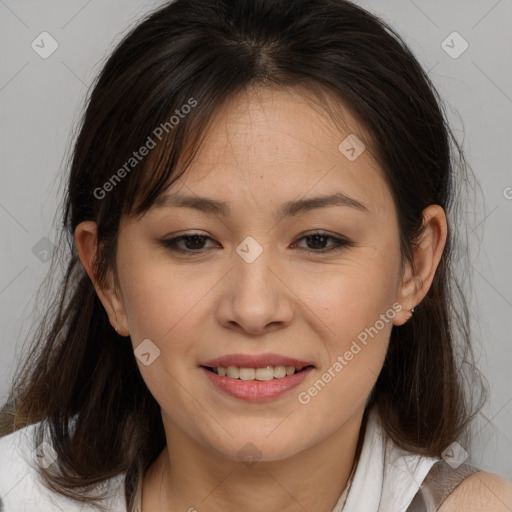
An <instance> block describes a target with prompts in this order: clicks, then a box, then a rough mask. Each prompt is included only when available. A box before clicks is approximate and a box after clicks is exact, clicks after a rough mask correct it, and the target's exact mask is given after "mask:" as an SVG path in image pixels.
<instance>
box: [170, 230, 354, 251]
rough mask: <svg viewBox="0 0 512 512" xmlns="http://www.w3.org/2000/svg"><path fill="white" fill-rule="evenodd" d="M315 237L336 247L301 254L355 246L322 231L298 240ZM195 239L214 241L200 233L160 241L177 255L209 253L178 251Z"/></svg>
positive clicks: (311, 233)
mask: <svg viewBox="0 0 512 512" xmlns="http://www.w3.org/2000/svg"><path fill="white" fill-rule="evenodd" d="M314 236H319V237H322V238H326V239H329V240H331V241H334V245H333V246H331V248H330V249H323V250H315V249H304V250H302V251H300V252H306V253H317V254H325V253H330V252H332V251H337V250H340V249H343V248H344V247H351V246H352V245H353V244H352V242H350V241H349V240H347V239H346V238H342V237H335V236H332V235H327V234H325V233H323V232H321V231H313V232H310V233H306V234H304V235H302V236H301V237H300V238H299V239H298V240H299V241H300V240H303V239H305V238H309V237H314ZM194 237H198V238H203V239H209V240H213V239H212V238H211V237H209V236H207V235H202V234H199V233H197V234H196V233H190V234H186V235H181V236H178V237H176V238H169V239H167V240H160V243H161V244H162V245H163V246H164V247H165V248H166V249H169V250H170V251H173V252H176V253H182V254H203V253H205V252H206V251H208V249H195V250H194V249H178V248H177V247H176V245H177V244H178V243H179V242H180V241H182V240H187V239H192V238H194ZM294 244H295V242H294Z"/></svg>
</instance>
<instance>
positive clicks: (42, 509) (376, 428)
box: [0, 409, 439, 512]
mask: <svg viewBox="0 0 512 512" xmlns="http://www.w3.org/2000/svg"><path fill="white" fill-rule="evenodd" d="M34 427H35V426H34V425H30V426H28V427H25V428H22V429H20V430H17V431H16V432H13V433H12V434H9V435H7V436H4V437H2V438H0V500H1V501H0V512H34V511H37V512H56V511H63V512H79V511H80V512H97V509H96V508H94V507H91V506H90V505H86V504H81V503H78V502H76V501H73V500H71V499H69V498H66V497H64V496H61V495H60V494H57V493H55V492H52V491H50V490H49V489H47V488H46V487H45V486H44V485H43V484H42V482H41V481H40V480H39V477H38V474H37V471H36V466H37V463H36V462H35V461H36V459H37V455H36V454H35V455H32V453H33V444H34V442H33V440H32V433H33V431H34ZM34 453H37V452H34ZM42 453H43V457H42V458H41V455H40V456H39V462H40V463H42V464H47V463H48V462H51V460H52V459H51V456H52V455H51V448H49V449H48V448H46V449H43V451H42ZM438 460H439V459H438V458H430V457H423V456H420V455H414V454H412V453H410V452H407V451H404V450H402V449H400V448H398V447H397V446H396V445H395V444H394V443H393V442H392V441H391V440H390V439H389V438H388V437H387V436H385V434H384V430H383V429H382V427H381V425H380V421H379V416H378V414H377V412H376V410H375V409H374V410H372V411H370V413H369V416H368V423H367V427H366V433H365V438H364V443H363V447H362V450H361V456H360V460H359V464H358V465H357V469H356V471H355V474H354V478H353V482H352V486H351V488H350V492H349V495H348V499H347V501H346V504H345V508H344V509H343V501H344V500H345V495H346V493H347V490H346V489H345V490H344V491H343V493H342V494H341V496H340V498H339V500H338V502H337V504H336V506H335V507H334V509H333V511H332V512H341V511H342V510H343V512H361V511H363V510H364V511H365V512H405V511H406V509H407V507H408V506H409V504H410V503H411V501H412V499H413V498H414V495H415V494H416V492H417V491H418V489H419V486H420V484H421V482H422V481H423V479H424V478H425V476H426V475H427V473H428V472H429V470H430V468H431V467H432V465H433V464H434V463H435V462H437V461H438ZM101 488H102V489H105V490H107V491H109V493H111V501H110V502H109V505H108V507H107V509H108V510H109V511H111V512H126V504H125V499H124V475H123V474H120V475H118V476H116V477H114V478H112V479H110V480H108V481H106V482H105V483H104V484H103V485H102V486H101Z"/></svg>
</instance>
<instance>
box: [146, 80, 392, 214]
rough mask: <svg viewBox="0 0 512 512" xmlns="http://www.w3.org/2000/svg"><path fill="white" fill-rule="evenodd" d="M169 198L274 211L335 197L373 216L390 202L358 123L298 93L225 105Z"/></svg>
mask: <svg viewBox="0 0 512 512" xmlns="http://www.w3.org/2000/svg"><path fill="white" fill-rule="evenodd" d="M363 141H364V142H363ZM363 144H364V145H363ZM352 148H353V149H354V151H352V152H351V153H350V152H349V153H347V149H349V150H350V149H352ZM354 155H355V156H356V158H353V157H354ZM349 156H350V157H351V158H348V157H349ZM175 191H179V192H180V193H187V194H188V195H200V196H209V197H218V198H222V200H223V201H226V202H231V201H233V202H235V201H237V200H246V201H249V198H251V199H252V200H253V201H256V202H259V203H266V204H270V203H273V204H275V205H276V206H277V204H284V203H286V202H289V201H290V200H291V199H297V198H299V197H308V195H310V196H318V195H325V194H328V193H333V192H338V191H339V192H343V193H345V194H346V195H347V196H351V197H353V198H354V199H357V198H358V199H359V200H360V202H362V203H365V204H369V205H370V209H373V210H374V211H375V210H378V209H382V208H384V207H385V206H386V205H385V204H383V203H386V202H387V203H389V200H390V193H389V190H388V189H387V185H386V182H385V180H384V177H383V173H382V171H381V169H380V167H379V165H378V163H377V162H376V160H375V159H374V157H373V156H372V153H371V144H370V140H369V137H368V135H367V133H366V131H365V130H364V128H363V127H362V126H361V125H360V123H359V122H358V120H357V119H356V118H355V117H354V116H353V115H352V114H351V113H350V111H349V110H348V109H347V108H345V107H344V106H343V105H342V104H341V103H340V102H339V101H336V100H334V99H333V98H332V97H331V96H327V95H323V96H320V97H319V96H318V95H317V94H315V93H313V92H311V91H309V90H306V89H303V88H300V89H299V88H294V89H292V88H287V89H270V88H251V89H247V90H244V91H243V92H242V93H240V94H238V95H237V96H235V97H234V98H232V99H231V100H229V101H228V102H227V103H226V104H225V105H223V107H222V108H220V109H219V110H218V111H217V112H216V114H215V116H214V118H213V119H212V122H211V124H210V126H209V129H208V131H207V132H206V134H205V137H204V139H203V141H202V143H201V146H200V147H199V150H198V151H197V153H196V154H195V156H194V159H193V161H192V163H191V164H190V166H189V167H188V168H187V170H186V172H185V173H184V175H183V176H182V177H181V178H180V179H179V180H178V182H176V183H173V184H172V185H171V187H169V188H168V189H167V190H166V191H165V194H167V195H168V194H169V193H172V192H175ZM158 206H159V203H158V201H157V202H156V203H155V205H154V207H153V209H154V208H158ZM387 206H389V205H387Z"/></svg>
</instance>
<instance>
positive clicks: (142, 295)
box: [75, 89, 447, 512]
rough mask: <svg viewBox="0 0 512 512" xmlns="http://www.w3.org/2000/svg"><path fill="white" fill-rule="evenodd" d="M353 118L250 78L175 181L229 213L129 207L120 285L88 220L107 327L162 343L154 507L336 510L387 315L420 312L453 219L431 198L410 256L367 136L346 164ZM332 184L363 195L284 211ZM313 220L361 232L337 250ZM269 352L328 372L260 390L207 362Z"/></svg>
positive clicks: (153, 383)
mask: <svg viewBox="0 0 512 512" xmlns="http://www.w3.org/2000/svg"><path fill="white" fill-rule="evenodd" d="M345 120H346V122H347V129H346V131H341V130H340V127H339V126H338V125H336V124H334V123H333V121H332V120H331V118H330V117H329V116H328V115H327V114H326V113H325V111H324V110H323V109H322V107H321V105H318V104H316V103H315V100H314V98H313V97H312V96H311V97H309V96H306V93H305V91H300V92H299V91H292V90H283V91H276V90H274V91H270V90H261V89H260V90H251V91H250V93H248V94H247V95H241V96H239V97H237V98H236V99H234V100H233V101H232V102H231V103H230V104H229V105H228V106H227V107H226V108H225V109H224V110H223V111H222V112H220V113H219V114H218V116H217V119H216V120H215V122H214V123H213V125H212V128H211V130H210V131H209V132H208V136H207V138H206V140H205V141H204V143H203V146H202V148H201V150H200V152H199V153H198V155H197V157H196V159H195V161H194V163H193V165H192V166H191V167H190V168H189V169H188V170H187V172H186V174H185V175H184V176H183V177H182V178H181V179H180V180H179V182H178V183H176V184H174V185H173V186H172V187H171V188H170V189H169V191H168V192H177V191H179V192H180V193H181V194H184V195H187V196H193V197H197V196H200V197H208V198H213V199H216V200H218V201H222V202H225V203H226V204H227V205H228V206H229V208H230V210H231V211H230V213H229V215H225V216H223V215H220V214H218V213H217V214H213V213H205V212H200V211H197V210H193V209H191V208H184V207H176V206H172V207H171V206H167V207H165V208H154V209H152V210H150V211H149V212H148V213H147V214H146V215H144V216H143V217H142V218H141V219H139V220H137V221H134V220H133V219H127V218H123V219H122V222H121V226H120V235H119V242H118V260H117V265H118V279H119V282H120V289H119V290H115V288H114V286H113V285H112V282H113V281H112V280H111V281H110V283H111V284H110V285H109V286H106V287H100V286H98V284H97V282H96V280H95V278H94V274H93V272H92V262H93V261H94V258H95V254H96V226H95V224H94V223H93V222H84V223H82V224H80V225H79V226H78V227H77V230H76V233H75V237H76V243H77V247H78V250H79V254H80V258H81V261H82V263H83V264H84V267H85V268H86V270H87V272H88V273H89V275H90V277H91V279H92V280H93V282H94V283H95V286H96V291H97V293H98V296H99V297H100V299H101V301H102V303H103V305H104V307H105V309H106V311H107V313H108V315H109V318H110V321H111V323H112V326H113V327H114V328H115V327H117V328H118V329H119V331H120V332H121V333H123V334H125V335H129V336H130V338H131V342H132V343H133V347H134V348H136V347H137V346H138V345H139V344H140V343H141V342H142V341H143V340H145V339H150V340H151V341H152V342H153V343H154V344H155V345H156V346H157V347H158V348H159V350H160V356H159V357H158V358H156V359H155V360H154V362H153V363H152V364H150V365H149V366H145V365H144V364H142V363H141V362H140V361H139V360H137V363H138V364H139V368H140V371H141V374H142V376H143V378H144V380H145V382H146V384H147V386H148V388H149V390H150V391H151V393H152V394H153V395H154V397H155V399H156V400H157V401H158V403H159V404H160V406H161V410H162V418H163V423H164V427H165V433H166V439H167V447H166V449H165V450H164V451H163V452H162V453H161V454H160V456H159V457H158V459H157V460H156V461H155V462H154V464H153V465H152V467H151V468H150V470H149V472H148V474H147V475H146V477H145V479H144V484H143V502H142V508H143V511H144V512H146V511H158V510H165V511H171V512H175V511H187V510H190V511H191V512H192V511H193V510H194V509H196V510H198V511H200V512H204V511H208V512H217V511H225V510H246V511H250V512H263V511H265V512H267V511H268V510H282V511H285V512H292V511H293V512H295V511H297V512H298V511H301V512H302V511H304V510H315V512H330V511H331V510H332V508H333V507H334V505H335V503H336V501H337V500H338V498H339V496H340V494H341V492H342V490H343V488H344V486H345V485H346V483H347V480H348V477H349V474H350V471H351V468H352V463H353V460H354V453H355V448H356V443H357V439H358V434H359V429H360V426H361V420H362V414H363V411H364V406H365V402H366V399H367V397H368V395H369V393H370V391H371V389H372V387H373V385H374V384H375V381H376V379H377V376H378V374H379V372H380V369H381V367H382V364H383V361H384V357H385V354H386V350H387V346H388V340H389V335H390V333H391V329H392V326H393V325H401V324H403V323H405V322H406V321H408V319H409V318H410V312H409V310H410V309H411V308H412V307H414V306H416V305H417V304H418V303H420V302H421V300H422V299H423V297H424V296H425V294H426V293H427V291H428V289H429V288H430V286H431V283H432V279H433V277H434V273H435V271H436V268H437V266H438V263H439V260H440V258H441V255H442V252H443V249H444V246H445V242H446V234H447V223H446V216H445V212H444V210H443V209H442V208H441V207H440V206H438V205H431V206H429V207H428V208H427V209H425V211H424V212H423V213H424V226H425V227H424V231H423V236H422V238H421V240H420V242H419V244H418V245H417V247H416V248H415V251H414V262H415V271H413V266H412V265H411V263H410V262H409V263H406V264H405V266H404V267H403V268H402V267H401V265H400V248H399V232H398V223H397V215H396V210H395V205H394V203H393V199H392V196H391V193H390V190H389V188H388V186H387V184H386V182H385V180H384V178H383V174H382V170H381V169H380V168H379V165H378V164H377V162H376V161H375V160H374V159H373V157H372V155H371V153H370V151H369V150H366V151H364V152H363V153H362V154H361V155H360V156H359V157H358V158H357V159H356V160H354V161H349V159H347V158H346V157H345V156H344V155H343V154H342V153H341V152H340V150H339V149H338V145H339V144H340V142H341V141H343V140H344V139H345V138H346V137H347V136H348V135H349V134H350V133H356V134H359V135H360V138H364V137H363V135H362V134H363V132H362V131H361V130H359V128H358V124H357V122H356V120H355V119H354V118H352V117H351V116H350V114H349V113H348V112H345ZM334 192H340V193H343V194H345V195H347V196H350V197H351V198H352V199H355V200H357V201H359V202H361V203H363V204H364V205H365V207H366V209H358V208H355V207H353V206H350V205H348V206H347V205H345V206H340V205H336V206H333V205H331V206H323V207H321V208H316V209H312V210H310V211H306V212H302V213H299V214H296V215H293V216H289V217H285V218H282V219H281V218H279V217H278V215H277V212H278V211H279V209H280V208H281V206H282V205H283V204H284V203H286V202H288V201H295V200H298V199H308V198H312V197H317V196H323V195H329V194H332V193H334ZM312 231H321V232H322V234H323V235H324V236H326V237H338V238H339V237H344V238H347V239H348V240H349V241H350V244H349V245H343V246H340V247H339V248H337V249H333V250H331V251H330V252H326V249H331V248H332V247H333V245H335V244H334V241H333V240H332V239H330V238H327V239H321V240H320V242H318V241H314V240H311V239H308V238H304V237H305V236H307V235H309V234H310V232H312ZM191 232H192V233H194V234H199V235H202V236H204V237H207V238H205V239H204V244H203V247H204V249H202V251H203V252H202V253H200V254H198V252H200V250H197V249H191V248H190V245H189V246H188V247H187V245H186V243H185V242H183V241H182V242H180V244H179V245H178V247H180V248H181V249H182V250H186V251H188V253H187V254H184V253H178V252H173V251H172V250H170V249H169V248H166V247H164V246H163V245H162V244H161V243H159V240H162V239H170V238H174V237H177V236H180V235H183V234H190V233H191ZM248 236H251V237H253V238H254V239H255V240H256V241H257V243H258V244H259V246H260V247H261V248H262V253H261V255H260V256H259V257H258V258H257V259H256V260H255V261H253V262H251V263H247V262H246V261H245V260H244V259H243V258H241V257H240V256H239V254H238V253H237V252H236V248H237V247H238V246H239V245H240V243H241V242H242V241H243V240H244V239H245V238H246V237H248ZM208 237H209V238H208ZM322 244H323V245H322ZM194 251H195V253H194ZM322 251H324V252H323V253H322ZM393 304H398V305H399V310H395V309H393ZM389 310H391V311H394V316H393V317H392V319H391V320H389V321H388V322H382V323H383V324H384V327H383V328H381V329H380V330H379V332H378V334H377V335H376V336H375V337H373V338H372V339H370V341H369V342H368V344H367V345H366V346H364V348H363V349H362V350H361V351H360V352H359V353H358V354H357V355H356V356H354V357H353V359H351V360H350V361H349V362H348V364H347V365H346V366H345V367H344V368H343V370H342V371H341V372H339V374H337V375H336V377H334V378H332V380H331V381H330V382H329V383H328V385H326V386H325V388H324V389H322V390H321V392H319V393H318V394H316V396H313V397H311V400H310V401H309V402H308V403H307V404H304V403H301V402H299V400H298V393H299V392H300V391H307V390H308V388H310V387H311V386H312V385H313V383H314V382H315V381H317V380H318V379H319V378H320V377H321V376H322V375H323V374H324V373H325V372H326V371H327V370H328V369H329V368H330V367H332V365H333V363H334V362H335V361H336V360H337V357H338V356H339V355H343V354H345V352H346V351H347V350H349V348H350V346H351V343H352V341H353V340H355V339H357V336H358V334H360V333H361V332H362V331H364V330H365V328H368V327H370V326H374V325H375V324H376V321H377V320H379V318H381V317H380V315H382V314H385V313H386V312H387V311H389ZM127 342H129V341H128V340H127ZM265 352H275V353H278V354H283V355H287V356H291V357H295V358H297V359H301V360H304V361H308V362H310V363H311V364H312V365H314V367H315V368H314V369H313V371H312V372H311V373H310V374H309V375H308V376H307V379H306V381H305V382H304V383H303V384H301V385H300V386H299V387H298V388H297V389H292V390H289V391H287V392H286V393H284V394H283V395H281V396H279V397H278V398H276V399H274V400H271V401H267V402H260V403H255V402H247V401H245V400H241V399H238V398H233V397H231V396H228V395H226V394H224V393H223V392H221V391H219V390H217V389H216V388H215V387H214V386H212V384H211V383H210V382H209V380H208V379H207V378H206V377H205V375H204V371H203V370H202V369H201V368H200V365H201V364H202V363H203V362H205V361H207V360H208V359H212V358H214V357H217V356H221V355H225V354H229V353H246V354H261V353H265ZM247 443H252V445H251V446H254V447H256V449H257V453H258V461H257V463H255V464H254V465H251V466H249V465H248V464H245V463H244V462H243V461H241V460H240V456H239V455H238V453H239V451H240V450H241V449H242V448H243V447H245V446H247Z"/></svg>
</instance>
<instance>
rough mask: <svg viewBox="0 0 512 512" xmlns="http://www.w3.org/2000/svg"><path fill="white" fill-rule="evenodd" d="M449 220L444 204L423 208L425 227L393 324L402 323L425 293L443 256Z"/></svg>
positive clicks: (405, 275)
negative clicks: (400, 307)
mask: <svg viewBox="0 0 512 512" xmlns="http://www.w3.org/2000/svg"><path fill="white" fill-rule="evenodd" d="M447 233H448V223H447V220H446V214H445V211H444V210H443V208H442V207H441V206H439V205H437V204H433V205H430V206H428V207H427V208H425V209H424V210H423V230H422V233H421V236H420V238H419V240H418V241H417V243H416V245H415V246H414V248H413V260H414V261H413V263H411V262H410V261H407V262H406V264H405V266H404V267H405V268H404V272H403V277H402V283H401V285H400V288H399V290H398V294H397V298H396V300H397V302H399V303H400V304H402V306H403V309H402V310H401V311H400V312H398V313H397V314H396V315H395V318H394V320H393V324H394V325H403V324H404V323H405V322H407V320H409V318H411V316H412V313H411V312H410V310H411V308H413V307H415V306H417V305H418V304H419V303H420V302H421V301H422V300H423V298H424V297H425V295H426V294H427V292H428V290H429V289H430V286H431V284H432V281H433V279H434V275H435V272H436V269H437V266H438V265H439V261H440V260H441V256H442V254H443V250H444V247H445V244H446V238H447Z"/></svg>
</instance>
